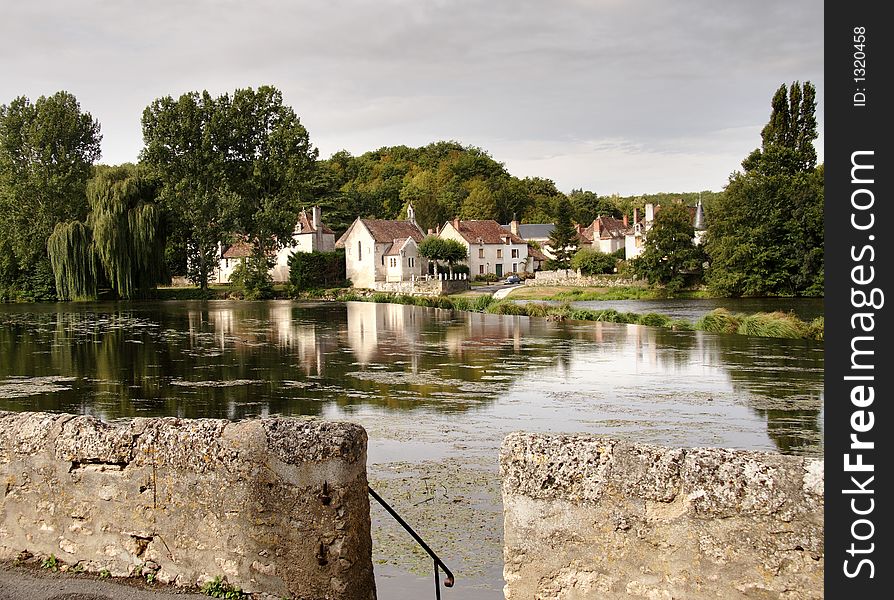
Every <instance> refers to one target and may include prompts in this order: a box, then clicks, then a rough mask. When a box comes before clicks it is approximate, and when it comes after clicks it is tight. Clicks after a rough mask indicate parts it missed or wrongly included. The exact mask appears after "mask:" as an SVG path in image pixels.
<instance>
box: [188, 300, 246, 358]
mask: <svg viewBox="0 0 894 600" xmlns="http://www.w3.org/2000/svg"><path fill="white" fill-rule="evenodd" d="M187 321H188V323H189V339H190V341H191V343H192V345H193V346H204V345H206V344H205V343H202V342H204V341H205V340H206V339H207V338H208V337H211V336H213V339H214V346H218V347H220V348H226V346H227V341H228V338H229V341H230V342H231V343H232V337H233V335H234V334H235V332H236V324H237V319H236V311H235V310H233V309H232V308H226V307H220V308H217V307H209V308H203V309H200V310H190V311H189V312H187Z"/></svg>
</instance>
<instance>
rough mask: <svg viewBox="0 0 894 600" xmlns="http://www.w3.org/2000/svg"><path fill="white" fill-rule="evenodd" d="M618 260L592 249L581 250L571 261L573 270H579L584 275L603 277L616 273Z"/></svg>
mask: <svg viewBox="0 0 894 600" xmlns="http://www.w3.org/2000/svg"><path fill="white" fill-rule="evenodd" d="M617 264H618V259H617V258H615V257H614V256H613V255H611V254H605V253H604V252H599V251H598V250H593V249H591V248H581V249H580V250H578V251H577V254H575V255H574V257H573V258H572V259H571V268H572V269H578V270H579V271H580V272H581V273H582V274H583V275H602V274H604V273H614V271H615V266H616V265H617Z"/></svg>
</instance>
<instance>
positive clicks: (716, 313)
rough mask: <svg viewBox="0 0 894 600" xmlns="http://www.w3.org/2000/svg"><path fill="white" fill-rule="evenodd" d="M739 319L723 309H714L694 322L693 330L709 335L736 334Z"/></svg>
mask: <svg viewBox="0 0 894 600" xmlns="http://www.w3.org/2000/svg"><path fill="white" fill-rule="evenodd" d="M739 321H740V319H739V317H738V316H736V315H734V314H732V313H730V312H729V311H728V310H726V309H725V308H715V309H714V310H712V311H711V312H709V313H708V314H706V315H705V316H703V317H702V318H701V319H699V320H698V321H696V323H695V328H696V329H701V330H702V331H707V332H709V333H736V332H737V331H738V330H739Z"/></svg>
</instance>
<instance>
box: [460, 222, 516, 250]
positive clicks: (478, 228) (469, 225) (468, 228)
mask: <svg viewBox="0 0 894 600" xmlns="http://www.w3.org/2000/svg"><path fill="white" fill-rule="evenodd" d="M449 224H450V225H452V226H453V227H454V229H456V230H457V231H458V232H459V234H460V235H461V236H463V239H464V240H466V241H467V242H469V243H470V244H478V243H482V244H505V243H506V241H505V240H506V238H507V237H508V238H509V241H511V242H512V243H513V244H525V243H526V242H525V241H524V240H523V239H521V238H520V237H518V236H517V235H515V234H514V233H512V232H509V231H506V230H505V229H503V227H502V226H501V225H500V224H499V223H497V222H496V221H494V220H493V219H488V220H484V221H459V222H457V221H456V220H454V221H449ZM457 225H459V227H457ZM479 240H480V242H479Z"/></svg>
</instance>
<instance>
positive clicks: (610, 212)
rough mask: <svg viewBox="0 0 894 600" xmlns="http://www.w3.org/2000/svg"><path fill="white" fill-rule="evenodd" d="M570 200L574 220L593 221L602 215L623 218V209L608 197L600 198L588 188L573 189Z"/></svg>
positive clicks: (579, 221)
mask: <svg viewBox="0 0 894 600" xmlns="http://www.w3.org/2000/svg"><path fill="white" fill-rule="evenodd" d="M568 201H569V202H571V206H572V208H573V210H574V220H575V221H576V222H578V223H592V222H593V221H594V220H595V219H596V218H598V217H599V216H600V215H602V216H606V217H614V218H616V219H620V218H621V216H622V215H621V211H620V210H619V209H618V207H617V206H615V205H614V204H613V203H612V202H611V201H610V200H609V199H608V198H600V197H599V196H597V195H596V194H594V193H593V192H590V191H586V190H571V193H570V194H568Z"/></svg>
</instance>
